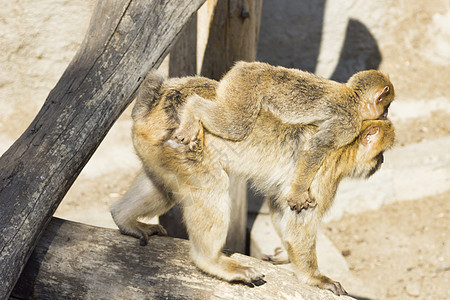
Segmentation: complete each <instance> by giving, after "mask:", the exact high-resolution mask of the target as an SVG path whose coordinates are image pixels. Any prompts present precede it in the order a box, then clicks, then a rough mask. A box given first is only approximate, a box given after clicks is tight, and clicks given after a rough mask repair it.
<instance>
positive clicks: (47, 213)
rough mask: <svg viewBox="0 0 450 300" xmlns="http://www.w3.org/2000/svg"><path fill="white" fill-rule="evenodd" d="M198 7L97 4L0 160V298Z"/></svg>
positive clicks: (185, 3) (148, 1) (175, 1)
mask: <svg viewBox="0 0 450 300" xmlns="http://www.w3.org/2000/svg"><path fill="white" fill-rule="evenodd" d="M203 1H204V0H166V1H157V0H139V1H137V0H128V1H103V0H100V1H99V2H98V4H97V7H96V9H95V11H94V14H93V17H92V19H91V24H90V27H89V30H88V33H87V34H86V37H85V39H84V42H83V43H82V46H81V48H80V50H79V51H78V53H77V54H76V56H75V58H74V59H73V60H72V62H71V63H70V65H69V66H68V68H67V69H66V71H65V72H64V74H63V75H62V77H61V79H60V80H59V82H58V83H57V85H56V87H55V88H54V89H53V90H52V91H51V92H50V94H49V96H48V98H47V100H46V101H45V103H44V105H43V107H42V109H41V110H40V112H39V113H38V115H37V116H36V118H35V119H34V121H33V122H32V123H31V125H30V126H29V128H28V129H27V130H26V131H25V132H24V133H23V134H22V136H21V137H20V138H19V139H18V140H17V141H16V142H15V143H14V144H13V145H12V146H11V147H10V148H9V149H8V150H7V151H6V152H5V153H4V154H3V156H2V157H1V158H0V172H1V173H0V266H1V272H0V282H1V284H0V299H4V298H6V297H7V296H8V295H9V293H10V291H11V289H12V287H13V286H14V283H15V282H16V280H17V278H18V276H19V274H20V272H21V270H22V268H23V266H24V264H25V262H26V260H27V259H28V257H29V256H30V254H31V252H32V250H33V248H34V246H35V244H36V242H37V240H38V238H39V236H40V234H41V233H42V231H43V229H44V227H45V226H46V224H47V223H48V222H49V221H50V219H51V216H52V214H53V212H54V211H55V210H56V207H57V206H58V204H59V202H60V201H61V199H62V198H63V196H64V194H65V193H66V192H67V190H68V189H69V187H70V186H71V184H72V183H73V181H74V180H75V178H76V177H77V175H78V174H79V172H80V171H81V169H82V168H83V166H84V165H85V164H86V162H87V161H88V159H89V158H90V157H91V155H92V154H93V152H94V151H95V149H96V148H97V146H98V145H99V143H100V142H101V140H102V139H103V137H104V136H105V135H106V133H107V132H108V130H109V128H110V127H111V126H112V124H113V123H114V121H115V120H116V119H117V117H118V116H119V115H120V113H121V112H122V111H123V110H124V109H125V107H126V106H127V105H128V104H129V102H130V101H131V100H132V97H133V95H134V93H135V91H136V89H137V88H138V86H139V84H140V83H141V81H142V78H143V77H144V76H145V74H146V73H147V72H148V71H149V69H150V68H151V67H156V66H158V65H159V64H160V62H161V61H162V59H163V58H164V56H165V55H166V53H167V51H168V49H169V47H170V45H171V43H172V41H173V40H174V38H175V37H176V35H177V34H179V32H180V31H181V29H182V27H183V25H184V24H185V23H186V22H187V21H188V19H189V18H190V16H191V14H192V13H193V12H195V11H196V10H197V9H198V8H199V6H200V5H201V4H202V2H203ZM105 259H106V258H105Z"/></svg>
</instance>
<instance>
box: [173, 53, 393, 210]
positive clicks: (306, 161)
mask: <svg viewBox="0 0 450 300" xmlns="http://www.w3.org/2000/svg"><path fill="white" fill-rule="evenodd" d="M393 100H394V87H393V85H392V83H391V82H390V80H389V78H388V77H387V76H385V75H384V74H383V73H381V72H379V71H376V70H367V71H361V72H358V73H356V74H354V75H353V76H352V77H350V79H349V80H348V81H347V83H345V84H343V83H338V82H335V81H332V80H327V79H324V78H320V77H318V76H316V75H314V74H311V73H308V72H304V71H301V70H298V69H288V68H284V67H280V66H278V67H276V66H271V65H269V64H267V63H262V62H244V61H240V62H237V63H236V65H235V66H234V67H233V68H231V70H230V71H229V72H228V73H227V74H225V76H224V77H223V78H222V79H221V80H220V82H219V86H218V88H217V96H216V99H215V101H208V100H206V99H204V98H202V97H200V96H199V95H196V94H194V95H192V96H190V97H189V99H188V101H187V102H186V107H185V108H184V110H185V111H184V114H183V118H182V119H181V122H180V126H179V128H178V129H177V130H176V131H175V132H174V135H173V140H174V141H176V142H178V143H182V144H189V143H190V141H192V140H193V139H194V138H195V136H196V133H197V131H198V130H199V128H200V126H199V122H198V121H201V123H202V124H203V126H204V128H206V129H207V130H208V131H209V132H210V133H213V134H215V135H217V136H219V137H222V138H225V139H230V140H234V141H241V140H243V139H245V138H246V137H247V136H248V135H249V134H250V132H251V130H252V128H253V127H254V125H255V120H256V119H257V117H258V115H259V112H260V111H261V109H265V110H268V111H270V112H272V113H273V114H274V115H275V116H277V117H278V118H280V119H281V120H282V121H283V122H286V123H289V124H303V125H306V124H314V125H317V126H318V128H319V130H318V131H317V132H316V133H315V135H314V137H313V138H311V139H309V140H308V142H307V143H306V144H305V146H304V149H303V150H304V153H303V154H302V156H301V157H302V159H301V160H299V167H298V172H297V175H296V180H295V181H294V182H293V186H292V189H291V193H290V194H289V195H287V196H286V197H287V199H286V200H287V201H288V203H289V205H290V207H291V209H293V210H297V211H299V212H300V211H301V210H302V209H307V208H308V207H313V206H314V205H315V201H314V199H313V197H311V195H310V193H309V192H308V188H309V187H310V185H311V182H312V180H313V178H314V174H315V173H316V172H317V169H318V168H319V166H320V164H321V163H322V161H323V160H324V158H325V156H326V154H327V153H328V151H329V150H331V149H336V148H339V147H341V146H343V145H345V144H348V143H349V142H351V141H352V140H353V139H354V138H355V137H356V135H357V134H358V133H359V132H360V129H361V121H363V120H375V119H379V118H381V119H385V118H387V114H388V108H389V105H390V103H391V102H392V101H393Z"/></svg>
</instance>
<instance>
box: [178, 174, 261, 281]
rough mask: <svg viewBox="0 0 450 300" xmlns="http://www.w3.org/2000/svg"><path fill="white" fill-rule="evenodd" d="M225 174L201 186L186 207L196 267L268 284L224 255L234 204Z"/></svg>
mask: <svg viewBox="0 0 450 300" xmlns="http://www.w3.org/2000/svg"><path fill="white" fill-rule="evenodd" d="M222 173H223V174H221V175H219V176H216V178H214V180H211V182H210V183H207V185H202V189H201V190H195V191H193V192H192V201H190V202H189V203H185V204H184V205H183V212H184V220H185V223H186V228H187V230H188V233H189V240H190V243H191V257H192V260H193V261H194V263H195V264H196V265H197V267H199V268H200V269H201V270H203V271H204V272H206V273H209V274H211V275H213V276H216V277H218V278H221V279H224V280H226V281H229V282H244V283H246V284H248V285H251V286H254V285H257V286H258V285H261V284H263V283H265V281H264V280H263V277H264V275H263V274H261V273H259V272H257V271H256V270H255V269H253V268H251V267H247V266H244V265H242V264H241V263H239V262H237V261H236V260H234V259H233V258H231V257H227V256H225V255H224V254H223V253H222V252H221V250H222V247H223V246H224V244H225V240H226V236H227V232H228V225H229V222H230V201H231V200H230V197H229V195H228V186H229V182H228V181H229V179H228V176H227V175H226V174H225V173H224V172H223V171H222Z"/></svg>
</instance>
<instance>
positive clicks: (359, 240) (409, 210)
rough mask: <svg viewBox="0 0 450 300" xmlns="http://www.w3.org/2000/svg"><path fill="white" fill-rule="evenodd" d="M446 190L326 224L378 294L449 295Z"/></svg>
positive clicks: (396, 296) (391, 296) (394, 296)
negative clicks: (439, 193)
mask: <svg viewBox="0 0 450 300" xmlns="http://www.w3.org/2000/svg"><path fill="white" fill-rule="evenodd" d="M449 199H450V192H447V193H444V194H441V195H436V196H433V197H428V198H425V199H420V200H417V201H407V202H401V203H394V204H390V205H386V206H384V207H382V208H381V209H379V210H377V211H368V212H365V213H361V214H358V215H353V216H348V217H346V218H344V219H342V220H340V221H338V222H330V223H328V224H327V225H326V226H325V230H324V232H325V234H326V235H327V236H328V237H329V238H330V239H331V240H332V242H333V243H334V245H335V246H336V247H337V248H338V249H340V250H341V251H342V254H343V255H344V256H345V258H346V260H347V262H348V264H349V267H350V269H351V270H352V272H353V273H354V274H355V275H356V276H357V277H359V278H360V279H361V280H362V281H363V282H365V283H366V284H367V285H368V286H369V287H370V289H371V290H372V291H375V292H376V295H377V298H378V299H387V298H389V299H413V298H417V299H449V298H450V290H449V286H450V284H449V270H450V251H449V247H450V244H449V238H450V232H449V228H450V218H449V216H450V206H449V203H448V201H449Z"/></svg>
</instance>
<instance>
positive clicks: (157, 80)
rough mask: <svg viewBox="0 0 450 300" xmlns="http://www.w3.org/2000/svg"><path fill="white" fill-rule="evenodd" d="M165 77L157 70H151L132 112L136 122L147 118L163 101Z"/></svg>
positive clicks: (142, 85) (140, 89)
mask: <svg viewBox="0 0 450 300" xmlns="http://www.w3.org/2000/svg"><path fill="white" fill-rule="evenodd" d="M163 82H164V77H163V76H162V75H161V74H159V73H158V72H157V71H155V70H151V71H150V72H149V73H148V74H147V76H146V77H145V79H144V81H143V82H142V84H141V87H140V88H139V91H138V94H137V97H136V104H135V105H134V107H133V111H132V112H131V117H132V118H133V120H134V121H137V120H140V119H142V118H144V117H145V116H147V115H148V114H149V113H150V112H151V111H152V109H153V108H154V107H155V106H156V105H158V103H159V101H160V100H161V93H160V91H161V86H162V84H163Z"/></svg>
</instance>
